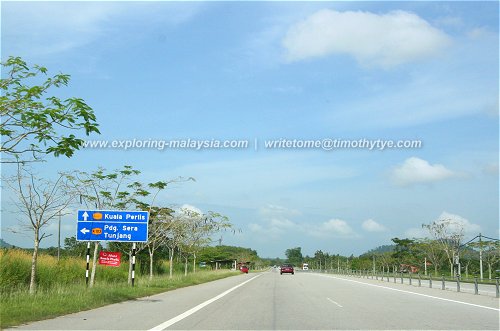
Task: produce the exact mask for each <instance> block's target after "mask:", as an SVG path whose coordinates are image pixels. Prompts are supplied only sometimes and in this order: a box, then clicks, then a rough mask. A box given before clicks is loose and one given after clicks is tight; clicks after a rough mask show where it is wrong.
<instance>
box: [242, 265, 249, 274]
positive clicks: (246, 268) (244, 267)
mask: <svg viewBox="0 0 500 331" xmlns="http://www.w3.org/2000/svg"><path fill="white" fill-rule="evenodd" d="M240 271H241V272H244V273H246V274H247V273H248V267H247V266H246V265H242V266H241V267H240Z"/></svg>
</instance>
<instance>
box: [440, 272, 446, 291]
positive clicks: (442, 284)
mask: <svg viewBox="0 0 500 331" xmlns="http://www.w3.org/2000/svg"><path fill="white" fill-rule="evenodd" d="M444 287H445V286H444V275H441V289H442V290H444Z"/></svg>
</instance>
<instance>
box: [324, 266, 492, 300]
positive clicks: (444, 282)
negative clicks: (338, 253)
mask: <svg viewBox="0 0 500 331" xmlns="http://www.w3.org/2000/svg"><path fill="white" fill-rule="evenodd" d="M314 272H318V270H314ZM319 272H323V273H331V274H338V275H343V276H350V277H357V278H366V279H374V280H380V281H382V282H384V281H385V282H393V283H401V284H408V285H411V286H418V287H422V286H426V287H429V288H441V290H456V292H468V293H474V294H475V295H480V294H484V295H489V296H493V295H494V296H495V297H496V298H499V297H500V278H499V277H496V278H495V279H494V280H492V282H480V281H479V280H478V277H477V276H475V277H473V278H467V279H464V278H462V277H460V276H457V277H455V278H451V277H445V276H444V275H441V276H439V277H433V276H432V275H428V276H425V275H422V274H412V273H387V272H384V273H382V272H373V271H368V270H340V271H337V270H319Z"/></svg>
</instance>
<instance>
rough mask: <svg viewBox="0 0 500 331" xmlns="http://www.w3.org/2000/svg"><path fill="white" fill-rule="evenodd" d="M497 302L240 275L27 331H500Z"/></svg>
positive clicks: (352, 282) (319, 277)
mask: <svg viewBox="0 0 500 331" xmlns="http://www.w3.org/2000/svg"><path fill="white" fill-rule="evenodd" d="M499 314H500V309H499V300H498V299H496V298H494V297H491V296H486V295H473V294H469V293H455V292H452V291H442V290H437V289H429V288H425V287H412V286H408V285H404V284H399V283H396V284H394V283H392V282H389V283H387V282H385V283H383V282H380V281H376V280H369V279H360V278H350V277H340V276H334V275H326V274H316V273H300V272H297V273H295V275H289V274H286V275H280V274H279V272H272V271H270V272H264V273H250V274H241V275H239V276H237V277H230V278H226V279H222V280H218V281H215V282H211V283H206V284H202V285H198V286H192V287H188V288H183V289H179V290H175V291H171V292H166V293H163V294H159V295H154V296H151V297H147V298H142V299H138V300H132V301H127V302H124V303H119V304H113V305H109V306H106V307H102V308H99V309H94V310H90V311H85V312H80V313H76V314H71V315H67V316H63V317H59V318H55V319H51V320H46V321H40V322H36V323H31V324H28V325H23V326H20V327H18V328H16V329H22V330H164V329H168V330H332V329H336V330H338V329H342V330H346V329H347V330H352V329H354V330H402V329H405V330H415V329H418V330H436V329H439V330H499V329H500V325H499V324H500V322H499Z"/></svg>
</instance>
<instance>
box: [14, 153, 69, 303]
mask: <svg viewBox="0 0 500 331" xmlns="http://www.w3.org/2000/svg"><path fill="white" fill-rule="evenodd" d="M7 183H8V184H9V186H10V187H11V188H12V190H13V191H14V192H15V193H16V195H17V198H18V199H17V201H15V202H14V204H15V205H16V207H17V209H18V210H19V212H20V213H21V214H22V215H24V216H25V218H23V219H21V224H22V225H23V227H24V229H26V230H29V231H30V232H31V233H32V234H33V256H32V259H31V277H30V285H29V293H30V294H34V293H35V291H36V272H37V261H38V249H39V247H40V242H41V241H42V240H43V239H44V238H47V237H48V236H50V235H51V234H47V233H46V232H44V230H45V228H46V227H47V226H48V225H49V224H50V222H51V221H52V220H54V219H56V217H57V216H59V215H65V214H67V213H68V212H67V209H66V208H67V207H68V205H69V204H70V203H71V201H72V200H73V198H74V194H72V193H71V192H69V186H68V185H67V175H66V174H64V173H60V174H59V175H58V177H57V178H56V180H55V181H50V180H44V179H41V178H39V177H37V176H36V175H35V174H34V173H33V172H32V171H31V170H28V169H26V168H23V167H22V166H21V164H20V163H18V165H17V175H16V176H14V177H13V178H10V179H9V180H7Z"/></svg>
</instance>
